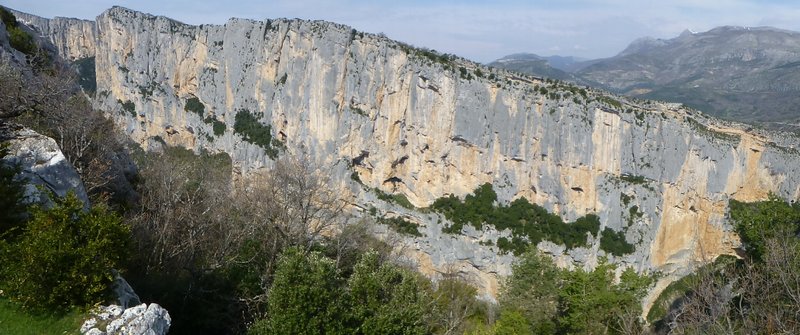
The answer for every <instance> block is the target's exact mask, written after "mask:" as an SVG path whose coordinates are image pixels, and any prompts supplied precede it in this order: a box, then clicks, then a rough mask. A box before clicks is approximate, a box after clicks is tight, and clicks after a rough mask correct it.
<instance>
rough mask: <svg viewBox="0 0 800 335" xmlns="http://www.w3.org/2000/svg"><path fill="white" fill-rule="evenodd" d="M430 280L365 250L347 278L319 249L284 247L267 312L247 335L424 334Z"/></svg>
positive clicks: (429, 327) (429, 299) (429, 328)
mask: <svg viewBox="0 0 800 335" xmlns="http://www.w3.org/2000/svg"><path fill="white" fill-rule="evenodd" d="M431 304H432V289H431V287H430V283H429V282H428V281H427V280H426V279H424V278H423V277H421V276H420V275H419V274H416V273H414V272H412V271H410V270H407V269H403V268H400V267H398V266H396V265H393V264H390V263H384V262H381V261H380V258H379V255H378V254H377V253H375V252H367V253H365V254H363V255H362V256H361V259H360V260H359V261H358V263H357V264H356V265H355V267H354V269H353V274H352V275H351V276H350V278H349V279H345V278H343V277H342V275H341V273H340V272H339V271H338V269H337V268H336V263H335V262H334V261H333V260H332V259H329V258H326V257H325V256H323V255H322V254H320V253H317V252H311V253H310V254H303V252H302V251H301V250H299V249H295V248H293V249H289V250H287V251H286V252H285V253H284V254H283V255H282V256H281V259H280V262H279V264H278V268H277V270H276V271H275V280H274V281H273V284H272V287H271V288H270V294H269V301H268V316H267V318H266V319H264V320H261V321H259V322H257V323H256V324H255V325H254V326H253V327H252V328H251V329H250V331H249V333H250V334H428V333H430V332H431V326H430V324H429V323H428V322H427V320H426V317H427V315H428V312H430V310H429V307H430V305H431Z"/></svg>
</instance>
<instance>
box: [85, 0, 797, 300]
mask: <svg viewBox="0 0 800 335" xmlns="http://www.w3.org/2000/svg"><path fill="white" fill-rule="evenodd" d="M96 32H97V38H96V69H97V92H98V94H97V97H96V101H95V103H96V105H97V107H99V108H102V109H104V110H106V111H108V112H109V113H110V115H111V116H112V117H113V118H114V119H115V121H116V122H117V123H118V124H119V125H121V126H122V127H123V129H125V131H126V133H127V134H128V135H129V136H130V137H131V138H133V139H134V140H136V141H138V142H140V143H142V144H143V145H145V146H146V145H147V143H149V141H150V140H151V139H153V138H155V137H156V136H158V138H160V139H163V140H164V141H166V142H167V143H169V144H173V145H181V146H185V147H189V148H194V149H199V148H205V149H208V150H211V151H224V152H227V153H229V154H230V155H231V157H232V159H233V162H234V166H235V168H236V171H237V172H240V173H247V172H248V171H250V170H252V169H257V168H260V167H265V166H269V165H270V164H271V162H272V160H271V159H270V155H271V153H270V150H274V149H271V147H270V144H269V143H270V142H267V143H268V144H267V145H263V143H262V146H259V145H256V144H254V143H250V142H252V141H245V140H243V137H242V136H241V134H239V133H237V132H236V131H234V129H235V124H236V121H237V115H239V116H242V115H243V113H252V114H253V115H255V117H256V118H257V119H258V120H260V122H261V123H263V124H264V125H270V126H271V134H272V135H273V136H274V137H275V138H276V139H277V140H279V141H281V142H282V143H283V144H284V145H285V147H286V149H285V151H286V152H289V153H292V154H297V153H300V152H304V153H306V154H308V155H310V156H311V157H313V158H314V159H316V160H317V161H318V162H320V163H322V164H328V165H334V166H336V168H335V169H334V171H335V172H334V174H333V177H334V179H335V180H337V181H339V184H340V185H341V186H342V187H343V188H345V189H347V190H349V194H350V195H352V196H353V199H354V201H353V202H354V206H355V208H362V209H364V208H368V207H369V206H371V205H375V206H376V207H378V208H379V210H381V211H382V212H384V213H386V214H390V215H402V216H404V217H406V218H408V219H409V220H410V221H412V222H415V223H418V224H420V225H421V226H422V227H421V231H423V233H424V234H425V236H423V237H421V238H415V239H410V238H405V239H403V240H402V241H399V242H402V244H403V245H405V246H406V250H407V251H408V252H409V255H411V256H412V257H413V258H414V259H415V260H416V262H417V263H418V264H419V265H420V268H421V269H422V270H423V271H424V272H426V273H428V274H431V275H435V274H436V273H437V272H441V271H446V270H447V271H450V270H456V271H460V272H462V273H465V274H466V275H467V276H472V277H474V278H475V279H476V281H477V282H478V283H479V285H480V286H481V289H482V291H483V292H484V293H488V294H493V293H496V288H497V278H496V277H495V275H496V274H507V273H508V271H509V265H510V263H511V261H512V260H513V258H512V257H511V256H508V255H501V254H498V253H497V250H496V247H493V246H485V245H484V244H479V242H482V241H495V240H496V239H497V237H498V236H502V235H503V234H507V232H496V231H489V230H487V231H482V232H481V231H466V232H465V235H462V236H451V235H447V234H443V233H442V232H441V227H442V223H441V222H442V220H443V219H442V218H441V217H438V216H437V215H435V214H421V213H419V212H418V211H414V210H407V209H403V208H400V207H398V206H392V205H387V204H382V203H380V201H378V200H377V198H376V196H375V194H373V192H371V191H368V189H369V188H373V187H374V188H378V189H380V190H383V191H385V192H388V193H400V194H403V195H405V196H406V197H407V198H408V199H409V200H410V201H411V202H412V203H413V204H414V205H415V206H418V207H425V206H427V205H429V204H430V203H431V202H432V201H433V200H434V199H436V198H438V197H441V196H443V195H447V194H455V195H459V196H461V195H464V194H467V193H469V192H471V191H472V190H474V189H475V188H476V187H477V186H479V185H481V184H483V183H486V182H490V183H492V184H493V185H494V186H495V190H496V191H497V193H498V196H499V198H500V200H501V201H509V200H512V199H515V198H517V197H523V196H524V197H526V198H527V199H530V200H532V201H533V202H536V203H538V204H541V205H543V206H545V207H546V208H548V209H550V210H552V211H553V212H555V213H558V214H560V215H561V216H563V217H564V218H566V219H568V220H572V219H574V218H576V217H578V216H581V215H584V214H587V213H597V214H598V215H599V217H600V218H601V223H602V227H603V228H605V227H610V228H612V229H614V230H617V231H624V232H625V235H626V238H627V240H628V241H629V242H631V243H635V244H636V245H637V248H636V251H635V252H634V253H633V254H630V255H626V256H623V257H616V258H615V257H611V258H612V259H613V261H615V262H618V263H621V264H626V265H628V266H634V267H636V268H637V269H639V270H646V269H659V270H664V271H668V272H672V271H685V270H686V269H688V268H689V267H688V265H690V264H692V263H693V262H696V261H705V260H710V259H713V258H714V257H716V256H717V255H720V254H730V253H733V249H734V248H735V247H737V246H738V244H739V242H738V239H737V237H736V236H735V234H733V233H732V232H731V229H730V227H729V226H726V224H725V215H726V209H727V202H728V200H729V199H731V198H734V199H738V200H758V199H763V198H765V197H766V196H767V194H769V193H770V192H774V193H775V194H777V195H779V196H781V197H783V198H786V199H797V198H798V196H800V188H798V186H800V173H798V172H800V171H798V169H800V155H798V153H797V150H796V149H794V148H796V147H797V144H798V139H797V138H794V137H791V136H788V135H787V136H784V135H780V134H777V135H776V134H767V133H757V132H753V131H750V130H748V129H746V128H744V127H743V126H740V125H735V124H726V123H722V122H719V121H717V120H714V119H710V118H707V117H705V116H704V115H703V114H702V113H699V112H696V111H691V110H686V109H683V108H681V107H680V106H674V105H668V104H662V103H656V102H644V101H639V100H634V99H627V98H621V97H616V96H609V95H607V94H605V93H602V92H597V91H593V90H590V89H582V88H578V87H574V86H570V85H564V84H560V83H553V82H543V81H541V80H539V79H536V78H532V77H525V76H521V75H516V74H511V73H508V72H504V71H501V70H497V69H489V68H486V67H483V66H480V65H477V64H474V63H472V62H469V61H466V60H463V59H458V58H455V57H446V56H442V55H438V54H435V53H432V52H428V51H426V50H419V49H415V48H412V47H409V46H407V45H404V44H401V43H398V42H394V41H391V40H389V39H387V38H385V37H383V36H379V35H372V34H365V33H360V32H357V31H355V30H353V29H351V28H349V27H346V26H343V25H338V24H333V23H327V22H320V21H302V20H284V19H280V20H268V21H263V22H258V21H251V20H242V19H231V20H229V21H228V22H227V23H226V24H225V25H201V26H192V25H186V24H183V23H180V22H177V21H174V20H170V19H168V18H164V17H156V16H151V15H147V14H143V13H138V12H135V11H131V10H127V9H124V8H120V7H115V8H112V9H110V10H108V11H106V12H104V13H103V14H101V15H100V16H99V17H98V18H97V30H96ZM187 105H188V106H187ZM273 143H274V141H273ZM265 148H268V149H270V150H265ZM279 154H285V153H279ZM352 172H355V173H356V174H357V177H358V179H360V180H361V181H362V182H363V183H364V184H365V185H366V186H367V187H366V188H364V187H362V186H361V185H359V184H358V183H356V182H354V181H352V180H351V173H352ZM345 194H347V193H345ZM378 233H381V234H383V233H386V232H385V231H383V232H381V231H378ZM591 242H592V244H591V247H590V248H580V249H577V250H568V251H564V250H563V247H561V248H559V247H558V246H554V245H552V244H551V243H542V244H541V245H540V248H543V249H546V250H548V251H549V252H553V253H557V254H559V259H561V260H564V259H569V260H577V261H579V262H581V263H583V264H585V265H587V266H591V265H592V264H594V262H596V260H597V257H598V256H599V255H602V254H603V252H602V251H600V250H599V242H598V241H597V240H596V239H591ZM485 244H488V243H485Z"/></svg>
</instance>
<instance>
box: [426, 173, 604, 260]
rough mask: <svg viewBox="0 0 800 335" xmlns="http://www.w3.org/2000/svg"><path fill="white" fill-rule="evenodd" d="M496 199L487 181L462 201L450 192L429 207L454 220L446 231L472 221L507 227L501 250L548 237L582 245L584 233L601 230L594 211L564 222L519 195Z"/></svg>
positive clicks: (519, 249)
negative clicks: (508, 236)
mask: <svg viewBox="0 0 800 335" xmlns="http://www.w3.org/2000/svg"><path fill="white" fill-rule="evenodd" d="M496 201H497V193H495V191H494V190H493V189H492V185H491V184H488V183H486V184H483V185H481V186H480V187H478V188H477V189H476V190H475V191H474V192H473V193H472V194H469V195H467V196H466V197H465V198H464V200H463V201H462V200H460V199H458V198H457V197H455V196H453V195H450V196H448V197H443V198H439V199H436V201H434V202H433V205H431V208H432V209H433V210H435V211H437V212H440V213H443V214H444V215H445V217H447V219H449V220H450V221H452V222H453V224H452V225H451V226H449V227H445V228H444V229H443V231H444V232H446V233H451V234H455V233H460V232H461V229H462V228H463V226H464V225H465V224H471V225H472V226H474V227H475V228H476V229H481V227H482V226H483V225H484V224H490V225H493V226H494V227H495V228H497V229H499V230H503V229H510V230H511V232H512V234H513V238H512V240H511V241H509V240H508V239H505V240H498V242H497V245H498V247H499V248H500V249H501V250H505V251H514V253H516V254H520V253H521V252H523V251H524V250H525V249H526V243H525V242H526V241H527V242H529V243H533V244H536V243H539V242H541V241H542V240H548V241H552V242H554V243H558V244H564V245H566V246H567V248H575V247H579V246H585V245H586V234H587V233H590V234H592V235H597V233H598V231H599V230H600V220H599V218H598V217H597V216H596V215H594V214H588V215H586V216H584V217H581V218H578V219H577V220H575V222H573V223H566V222H564V221H563V220H562V219H561V218H560V217H559V216H558V215H555V214H552V213H549V212H547V210H546V209H544V208H543V207H541V206H539V205H536V204H531V203H530V202H529V201H528V200H527V199H525V198H518V199H516V200H514V201H513V202H511V204H509V205H507V206H505V205H497V204H496Z"/></svg>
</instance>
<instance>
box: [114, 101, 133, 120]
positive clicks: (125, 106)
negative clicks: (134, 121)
mask: <svg viewBox="0 0 800 335" xmlns="http://www.w3.org/2000/svg"><path fill="white" fill-rule="evenodd" d="M117 102H118V103H119V104H120V105H122V110H123V111H125V112H127V113H128V114H130V115H131V116H132V117H136V104H134V103H133V102H132V101H130V100H126V101H124V102H123V101H122V100H117Z"/></svg>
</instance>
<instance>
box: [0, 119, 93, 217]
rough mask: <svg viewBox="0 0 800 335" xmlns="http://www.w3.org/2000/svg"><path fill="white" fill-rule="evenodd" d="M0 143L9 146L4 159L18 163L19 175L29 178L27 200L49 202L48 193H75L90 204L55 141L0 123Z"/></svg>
mask: <svg viewBox="0 0 800 335" xmlns="http://www.w3.org/2000/svg"><path fill="white" fill-rule="evenodd" d="M0 143H3V145H7V149H8V155H7V156H6V157H5V158H3V160H5V161H6V162H8V163H10V164H12V165H18V166H19V168H20V170H21V171H20V176H21V178H24V179H26V180H27V181H28V184H27V185H26V193H25V194H26V197H27V200H28V201H29V202H31V203H50V201H51V200H50V197H49V195H48V194H47V193H48V192H52V193H53V194H54V195H56V196H59V197H64V196H66V195H67V193H69V192H74V193H75V195H76V196H78V198H79V199H81V200H82V201H83V203H84V204H88V203H89V198H88V197H87V195H86V190H85V189H84V187H83V182H82V181H81V178H80V176H79V175H78V172H77V171H75V168H74V167H72V164H70V163H69V161H67V159H66V157H64V153H62V152H61V149H60V148H59V147H58V144H56V141H55V140H53V139H52V138H50V137H47V136H44V135H41V134H39V133H37V132H35V131H33V130H31V129H28V128H24V127H22V126H19V125H16V124H12V123H3V122H0ZM39 188H42V189H43V190H39Z"/></svg>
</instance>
